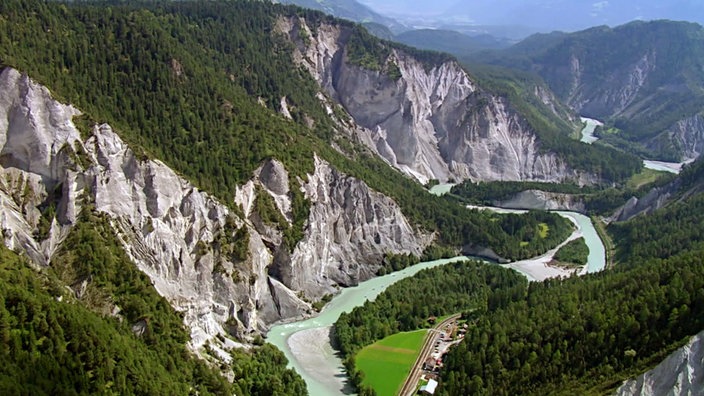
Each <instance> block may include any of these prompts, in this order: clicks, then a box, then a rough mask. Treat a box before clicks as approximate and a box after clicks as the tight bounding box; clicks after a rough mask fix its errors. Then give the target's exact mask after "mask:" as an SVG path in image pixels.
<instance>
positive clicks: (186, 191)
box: [0, 68, 430, 349]
mask: <svg viewBox="0 0 704 396" xmlns="http://www.w3.org/2000/svg"><path fill="white" fill-rule="evenodd" d="M0 92H2V95H0V202H2V206H1V207H0V227H2V232H3V242H4V243H5V244H6V245H7V246H8V247H9V248H11V249H13V250H16V251H20V252H24V253H25V254H27V256H28V257H29V258H31V259H32V261H33V262H34V263H35V264H36V265H37V266H47V265H51V258H52V254H53V252H54V251H55V250H56V248H57V247H58V246H60V244H61V241H62V240H63V238H64V237H65V236H66V235H67V233H68V232H69V231H70V229H71V226H72V225H73V224H74V223H75V222H76V218H77V214H78V213H79V212H80V210H81V208H82V207H84V204H85V202H93V203H94V206H95V209H96V210H97V211H100V212H103V213H106V214H108V215H109V217H110V219H111V224H112V225H113V227H114V229H115V231H116V234H117V235H118V238H119V239H120V240H121V242H122V243H123V245H124V248H125V251H126V252H127V253H128V255H129V256H130V257H131V258H132V259H133V261H134V262H135V264H136V265H137V266H138V267H139V268H140V270H142V271H143V272H145V273H146V274H147V275H148V276H149V277H150V279H151V280H152V282H153V284H154V286H155V288H156V290H157V291H158V292H159V293H160V294H161V295H162V296H164V297H165V298H166V299H167V300H168V301H169V302H170V303H171V304H172V306H173V307H174V308H175V309H176V310H178V311H181V312H183V313H184V316H185V324H186V325H187V326H188V327H189V328H190V330H191V338H192V339H191V346H192V347H193V348H194V349H198V348H199V347H200V346H202V345H203V344H204V343H205V342H206V341H208V340H213V339H215V336H216V335H218V334H225V333H228V334H230V335H234V336H236V337H238V338H239V339H241V340H247V339H249V337H251V336H252V335H255V334H258V333H260V332H262V331H264V330H265V329H266V328H267V327H268V326H269V325H271V324H272V323H274V322H276V321H279V320H286V319H291V318H294V317H299V316H302V315H309V314H311V313H312V308H311V306H310V303H309V302H308V301H304V300H303V297H304V296H305V297H307V298H308V299H311V300H314V299H316V298H318V297H320V296H322V295H323V294H324V293H328V292H332V291H334V290H335V289H336V288H338V287H341V286H346V285H349V284H354V283H355V282H358V281H360V280H363V279H366V278H368V277H370V276H372V275H373V274H374V273H375V272H376V269H378V267H379V265H380V264H381V259H382V256H383V254H384V253H387V252H389V253H409V252H411V253H416V254H419V253H420V252H421V251H422V249H423V248H424V247H425V245H426V244H428V243H429V242H430V239H429V237H428V236H424V235H422V234H420V233H418V232H417V231H416V230H415V229H414V228H413V227H412V226H411V225H410V224H409V223H408V222H407V220H406V219H405V218H404V216H403V215H402V214H401V211H400V209H399V207H398V206H397V205H396V204H395V203H394V202H393V201H392V200H391V199H389V198H387V197H384V196H382V195H381V194H378V193H376V192H374V191H372V190H371V189H369V188H368V187H367V186H366V185H365V184H364V183H363V182H361V181H359V180H356V179H354V178H351V177H348V176H346V175H344V174H342V173H340V172H338V171H336V170H334V169H333V168H332V167H331V166H330V165H329V164H327V163H325V162H324V161H322V160H320V159H316V168H315V172H314V174H312V175H308V180H301V181H300V184H301V185H302V186H303V189H304V190H305V195H306V198H307V199H309V200H310V202H311V207H312V208H311V211H310V216H309V218H308V221H307V225H306V226H305V230H304V236H303V240H302V241H301V242H300V243H299V244H298V246H296V247H295V249H293V253H291V254H288V253H287V252H288V249H287V248H285V247H282V244H281V235H280V232H278V231H277V230H276V229H273V228H272V227H268V226H267V225H266V224H262V223H261V222H259V223H258V222H257V221H256V218H257V216H258V215H257V213H256V210H255V208H254V207H253V206H254V201H255V195H256V194H257V193H261V192H262V191H263V193H266V194H269V195H271V197H272V198H273V199H274V201H275V202H276V205H277V208H278V209H279V210H280V211H281V212H282V214H283V215H284V216H285V218H286V219H287V220H288V221H291V213H290V211H291V202H290V198H289V196H288V193H289V183H288V182H289V175H288V173H287V172H286V170H285V169H284V167H283V165H281V163H279V162H277V161H275V160H271V161H268V162H267V163H265V164H262V166H261V167H260V168H259V169H258V170H257V172H255V174H254V175H253V179H252V180H251V181H250V182H249V183H247V184H246V185H244V186H242V187H240V188H239V189H238V191H237V194H236V197H234V202H233V204H234V205H233V207H234V206H235V205H236V206H239V207H241V208H242V209H243V212H244V218H242V217H240V215H238V214H236V213H235V211H233V210H231V209H230V208H229V207H228V206H227V205H224V204H223V203H221V202H218V201H217V200H216V199H215V198H214V197H212V196H211V195H209V194H207V193H205V192H202V191H200V190H198V189H197V188H196V187H195V186H193V185H192V184H190V183H189V182H188V181H186V180H185V179H184V178H182V177H180V176H179V175H177V174H176V173H175V172H174V171H173V170H171V169H170V168H168V167H167V166H166V165H165V164H163V163H161V162H159V161H157V160H145V159H142V158H138V156H136V155H135V153H134V152H133V151H132V150H131V149H130V147H128V146H127V144H126V143H125V142H124V141H122V140H121V139H120V137H119V136H118V135H117V134H116V133H115V132H114V131H113V130H112V128H111V127H110V126H109V125H107V124H103V125H100V126H96V127H95V128H94V129H93V131H92V135H91V136H90V137H89V138H88V139H87V140H85V141H82V139H81V135H80V134H79V132H78V130H77V129H76V127H75V125H74V124H73V122H72V118H73V117H74V116H76V115H78V114H79V112H78V111H77V110H76V109H74V108H73V107H72V106H67V105H63V104H60V103H58V102H57V101H55V100H54V99H52V97H51V94H50V92H49V91H48V90H47V89H46V88H45V87H42V86H40V85H39V84H37V83H35V82H33V81H32V80H31V79H29V78H28V77H27V76H25V75H22V74H20V73H19V72H17V71H16V70H13V69H11V68H6V69H4V70H3V71H2V72H0ZM256 186H259V187H261V188H257V187H256ZM52 194H53V195H52ZM49 199H55V200H56V201H57V211H56V216H55V217H54V218H52V219H51V224H50V226H48V227H46V228H47V229H48V231H46V233H45V235H44V234H42V233H40V232H38V229H39V228H40V222H41V221H42V220H41V219H42V213H41V211H40V210H39V207H40V205H41V204H42V202H45V201H48V200H49ZM238 230H240V233H239V234H238ZM245 230H246V232H244V231H245ZM242 232H244V234H246V235H247V236H248V242H247V254H246V256H247V257H246V258H245V259H236V258H233V257H231V255H229V254H228V253H227V252H225V251H224V248H223V241H225V242H224V243H229V242H233V241H234V240H236V238H237V235H241V234H242ZM343 264H344V265H343ZM284 268H290V270H289V272H288V275H285V276H283V274H284V272H285V271H284ZM319 274H323V275H322V276H319Z"/></svg>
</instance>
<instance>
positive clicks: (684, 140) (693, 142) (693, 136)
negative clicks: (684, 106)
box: [645, 114, 704, 162]
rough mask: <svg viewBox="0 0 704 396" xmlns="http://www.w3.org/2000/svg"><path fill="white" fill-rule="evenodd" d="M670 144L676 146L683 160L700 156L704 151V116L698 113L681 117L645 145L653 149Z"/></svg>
mask: <svg viewBox="0 0 704 396" xmlns="http://www.w3.org/2000/svg"><path fill="white" fill-rule="evenodd" d="M668 146H673V147H674V148H675V150H676V152H678V153H679V154H680V160H681V161H683V162H685V161H689V160H693V159H697V158H699V156H700V155H701V154H702V153H703V152H704V116H702V114H696V115H694V116H692V117H687V118H684V119H681V120H679V121H677V122H676V123H675V124H674V125H672V126H671V127H669V128H668V129H667V130H665V132H664V133H662V134H660V135H658V136H656V137H655V138H652V139H650V140H649V141H647V142H646V143H645V147H646V148H648V149H650V150H653V151H657V150H658V149H659V148H660V147H668Z"/></svg>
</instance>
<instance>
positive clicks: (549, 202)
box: [493, 190, 586, 213]
mask: <svg viewBox="0 0 704 396" xmlns="http://www.w3.org/2000/svg"><path fill="white" fill-rule="evenodd" d="M493 205H494V206H498V207H500V208H509V209H528V210H531V209H537V210H569V211H573V212H580V213H585V212H586V206H585V204H584V200H583V199H581V198H580V197H578V196H576V195H573V194H563V193H553V192H547V191H540V190H526V191H521V192H520V193H518V194H516V195H514V196H513V197H511V198H509V199H506V200H503V201H495V202H494V203H493Z"/></svg>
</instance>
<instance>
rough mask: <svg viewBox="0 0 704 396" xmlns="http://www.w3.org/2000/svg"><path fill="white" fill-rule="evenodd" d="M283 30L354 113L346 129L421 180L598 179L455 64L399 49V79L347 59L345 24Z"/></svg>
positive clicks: (285, 25) (290, 22)
mask: <svg viewBox="0 0 704 396" xmlns="http://www.w3.org/2000/svg"><path fill="white" fill-rule="evenodd" d="M277 31H278V32H280V33H283V34H286V35H288V37H289V38H290V39H291V41H292V42H294V43H295V44H296V50H295V51H294V59H295V60H296V61H297V62H298V63H299V64H300V65H302V66H303V67H304V68H305V69H307V70H308V71H309V72H310V74H311V75H312V76H313V78H314V79H315V80H316V81H317V82H318V83H319V84H320V86H321V88H322V89H323V91H324V92H325V93H326V95H327V97H329V98H330V99H331V101H334V102H337V103H339V104H340V105H341V106H342V107H343V108H344V109H345V111H347V112H348V113H349V114H350V115H351V117H352V119H353V121H354V123H353V124H354V125H352V126H351V127H349V128H347V130H348V132H349V133H350V134H352V135H354V136H355V137H356V138H357V139H358V140H359V141H361V142H362V143H364V144H365V145H367V146H368V147H370V148H371V149H372V150H374V151H375V152H376V153H377V154H379V155H380V156H381V157H382V158H384V159H385V160H386V161H388V162H389V163H390V164H391V165H393V166H394V167H396V168H398V169H400V170H401V171H403V172H405V173H407V174H409V175H411V176H412V177H414V178H416V179H417V180H418V181H420V182H421V183H426V182H427V181H428V180H430V179H438V180H439V181H441V182H445V181H448V180H456V181H460V180H465V179H472V180H538V181H553V182H559V181H565V180H574V181H578V182H580V183H589V182H592V181H594V180H593V179H594V177H593V176H592V175H586V174H581V173H579V172H576V171H574V170H572V169H570V168H569V167H568V166H567V165H566V164H565V163H564V161H562V160H561V159H560V158H558V156H557V155H555V154H554V153H549V152H542V151H541V150H540V142H539V140H538V139H537V137H536V135H535V133H534V132H533V131H532V130H531V129H530V128H529V127H528V124H527V122H526V121H525V120H524V119H523V118H522V117H521V116H519V115H518V113H516V112H515V111H513V110H512V109H511V108H510V105H509V104H508V103H507V102H506V100H505V99H503V98H500V97H497V96H494V95H491V94H489V93H487V92H485V91H483V90H482V89H480V88H479V87H477V85H476V84H475V83H474V81H473V80H472V79H471V78H470V76H469V75H468V74H467V73H466V72H465V71H464V70H463V69H462V68H461V67H460V66H459V65H458V64H457V63H456V62H452V61H449V62H444V63H442V64H439V65H435V66H432V67H430V66H428V65H426V64H423V63H422V62H420V61H418V60H417V59H415V58H413V57H412V56H409V55H407V54H405V53H404V52H402V51H398V50H393V51H392V52H391V55H390V56H389V57H388V59H387V60H386V62H387V63H386V64H387V65H394V66H395V67H397V68H398V70H399V71H400V77H399V78H398V79H393V78H392V77H390V76H389V75H388V73H387V72H386V71H384V70H369V69H366V68H362V67H360V66H357V65H354V64H352V63H351V62H349V61H348V52H347V51H348V50H347V48H346V43H347V40H348V38H349V35H350V31H349V30H348V29H347V30H346V29H345V28H344V27H340V26H336V25H328V24H325V23H322V24H320V25H319V26H316V27H315V29H311V28H310V27H309V26H308V25H307V24H306V21H305V20H304V19H302V18H293V19H286V18H281V19H280V20H279V21H278V23H277ZM542 98H543V99H545V100H547V99H549V97H548V95H543V96H542ZM327 105H328V106H334V105H332V104H330V103H328V104H327Z"/></svg>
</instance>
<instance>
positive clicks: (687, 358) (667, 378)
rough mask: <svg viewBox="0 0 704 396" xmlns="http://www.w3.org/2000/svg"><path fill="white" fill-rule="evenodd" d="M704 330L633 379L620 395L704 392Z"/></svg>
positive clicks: (695, 394)
mask: <svg viewBox="0 0 704 396" xmlns="http://www.w3.org/2000/svg"><path fill="white" fill-rule="evenodd" d="M703 338H704V332H701V333H699V334H697V335H696V336H694V337H692V338H691V339H690V341H689V343H687V345H685V346H683V347H682V348H680V349H678V350H676V351H675V352H673V353H672V354H671V355H670V356H668V357H667V358H666V359H665V360H663V361H662V363H660V364H659V365H657V366H656V367H655V368H654V369H652V370H650V371H648V372H646V373H645V374H643V375H641V376H639V377H637V378H633V379H630V380H628V381H626V382H624V383H623V385H621V386H620V387H619V388H618V390H617V391H616V393H615V394H616V395H618V396H627V395H629V396H631V395H636V396H680V395H681V396H684V395H687V396H699V395H704V341H703V340H702V339H703Z"/></svg>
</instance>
